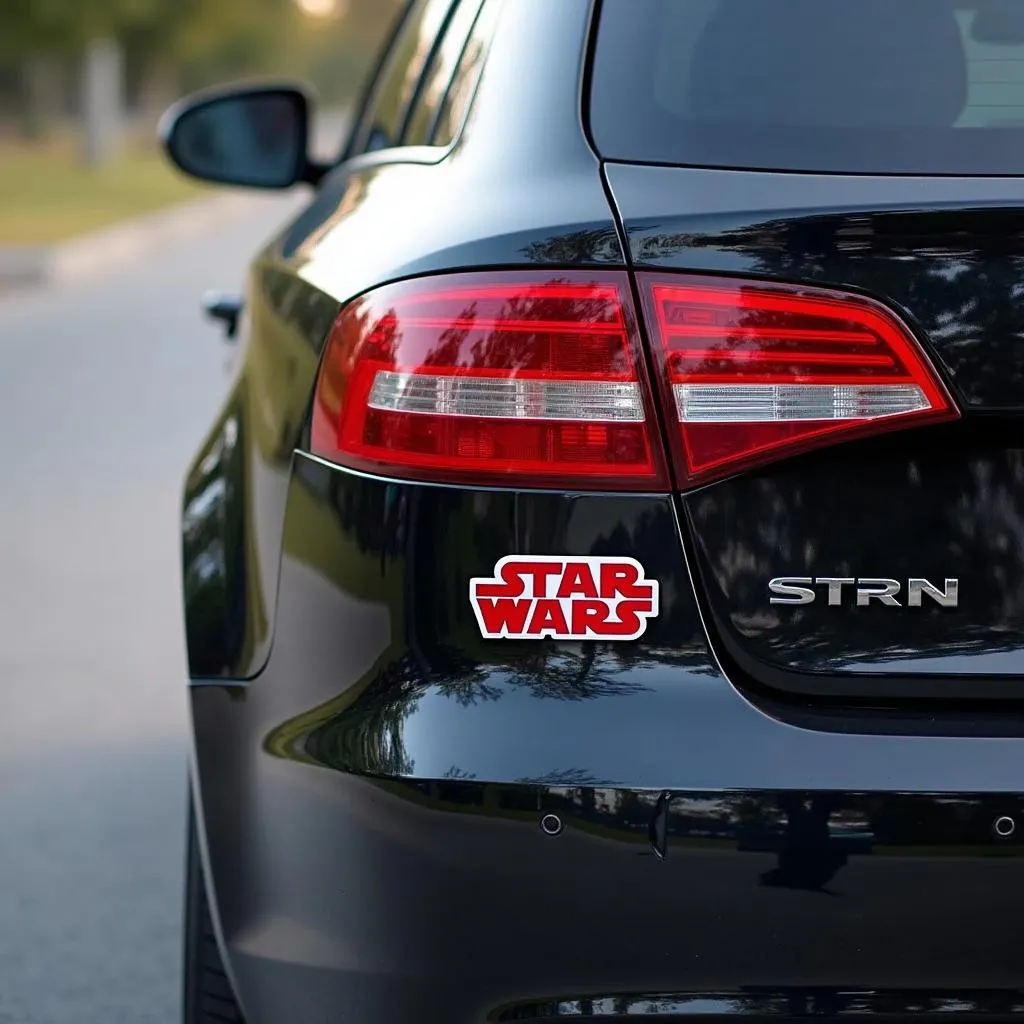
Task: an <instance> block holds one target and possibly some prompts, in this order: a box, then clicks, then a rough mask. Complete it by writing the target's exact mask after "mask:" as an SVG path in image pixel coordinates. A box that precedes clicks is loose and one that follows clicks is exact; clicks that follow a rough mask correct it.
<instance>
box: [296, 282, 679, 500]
mask: <svg viewBox="0 0 1024 1024" xmlns="http://www.w3.org/2000/svg"><path fill="white" fill-rule="evenodd" d="M629 294H630V289H629V279H628V277H627V276H626V274H624V273H608V272H593V273H580V272H564V273H563V272H554V273H552V272H548V273H537V272H510V273H506V272H502V273H493V274H452V275H446V276H439V277H424V278H418V279H415V280H409V281H404V282H400V283H398V284H393V285H387V286H384V287H382V288H379V289H376V290H375V291H372V292H370V293H368V294H366V295H364V296H363V297H361V298H359V299H357V300H355V301H354V302H352V303H350V304H349V305H347V306H346V307H345V309H344V310H343V311H342V313H341V315H340V317H339V319H338V321H337V323H336V324H335V326H334V329H333V331H332V333H331V336H330V338H329V340H328V343H327V348H326V351H325V353H324V361H323V364H322V366H321V370H320V376H319V379H318V383H317V391H316V397H315V402H314V409H313V421H312V433H311V447H312V450H313V452H314V453H315V454H317V455H320V456H322V457H324V458H326V459H329V460H331V461H334V462H337V463H339V464H341V465H345V466H349V467H351V468H354V469H358V470H362V471H366V472H371V473H377V474H380V475H383V476H391V477H408V478H414V479H417V480H433V481H445V482H452V483H476V484H482V485H505V486H514V487H550V488H558V489H561V490H573V489H600V490H662V491H664V490H668V488H669V481H668V473H667V468H666V463H665V459H664V457H663V455H662V452H661V447H660V444H659V441H658V437H659V434H658V430H657V428H656V425H655V423H654V421H653V413H652V404H651V402H650V400H649V387H648V382H647V379H646V374H645V371H644V361H643V358H642V353H641V348H640V341H639V336H638V333H637V329H636V323H635V317H634V316H633V313H632V306H631V302H630V299H629Z"/></svg>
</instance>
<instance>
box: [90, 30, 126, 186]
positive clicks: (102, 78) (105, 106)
mask: <svg viewBox="0 0 1024 1024" xmlns="http://www.w3.org/2000/svg"><path fill="white" fill-rule="evenodd" d="M122 65H123V58H122V54H121V47H120V46H119V45H118V44H117V43H116V42H115V41H114V40H113V39H94V40H92V41H91V42H89V43H88V44H87V46H86V47H85V52H84V53H83V55H82V159H83V160H84V162H85V163H87V164H89V165H90V166H96V165H98V164H105V163H108V162H109V161H110V160H112V159H113V158H114V156H115V155H116V153H117V147H118V143H119V142H120V136H121V117H122V107H123V102H124V101H123V96H122V85H121V79H122Z"/></svg>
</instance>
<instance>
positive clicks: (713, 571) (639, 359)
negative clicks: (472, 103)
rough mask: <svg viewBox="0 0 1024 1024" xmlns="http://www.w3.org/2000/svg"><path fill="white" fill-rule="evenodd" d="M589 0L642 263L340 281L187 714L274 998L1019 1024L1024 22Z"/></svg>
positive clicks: (607, 260) (739, 2) (239, 956)
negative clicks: (240, 672)
mask: <svg viewBox="0 0 1024 1024" xmlns="http://www.w3.org/2000/svg"><path fill="white" fill-rule="evenodd" d="M525 6H526V5H524V9H525ZM528 6H529V8H530V9H531V10H533V11H535V12H536V11H539V6H538V5H537V4H531V5H528ZM570 7H572V8H573V10H574V11H576V12H577V13H583V14H584V16H583V17H581V18H580V19H579V27H580V29H581V36H580V40H579V41H580V47H581V53H582V52H583V50H584V47H583V35H582V32H583V31H584V30H589V32H590V38H589V41H588V43H587V46H586V59H585V62H584V65H581V67H580V69H579V72H580V79H581V80H582V81H583V82H584V83H585V84H586V88H585V89H584V94H583V111H582V113H583V115H584V126H583V127H582V128H581V131H583V130H585V131H586V132H587V138H588V140H589V145H590V146H591V147H592V148H593V151H594V154H595V155H596V157H597V159H599V160H600V166H598V164H597V159H595V162H594V173H595V175H599V176H600V182H601V185H602V186H603V188H604V189H605V194H606V195H607V200H608V204H609V206H610V210H611V214H612V215H613V216H614V218H615V219H616V222H617V238H618V239H619V240H621V246H622V252H621V256H616V255H615V252H616V251H617V246H618V241H617V240H616V238H613V239H612V240H611V241H609V240H608V239H604V240H603V242H601V243H600V245H603V246H604V249H603V250H601V249H600V245H599V243H598V242H597V241H595V239H594V238H590V239H586V240H584V239H582V238H575V242H574V244H575V245H576V246H577V248H578V250H579V251H581V252H583V253H584V255H583V256H582V257H573V256H572V255H569V254H570V253H571V252H572V249H571V247H570V246H569V245H568V244H565V245H564V247H563V248H562V249H560V250H557V251H559V252H561V253H563V255H562V256H561V257H552V256H551V255H550V250H546V252H547V255H546V256H538V253H540V252H542V251H545V250H542V249H540V248H539V247H535V248H534V249H531V250H529V252H530V255H529V256H527V257H524V258H522V259H520V260H518V261H517V262H516V264H515V265H510V264H504V263H503V262H502V261H500V260H497V261H492V265H483V264H485V263H488V262H489V261H486V260H484V261H479V262H477V263H472V262H458V261H453V262H451V263H450V264H449V265H448V266H438V267H433V268H431V269H430V270H429V272H420V271H418V272H416V273H410V274H400V273H399V274H395V275H393V276H394V279H393V280H389V281H388V282H387V283H383V284H379V285H377V286H374V287H368V288H366V289H361V290H360V294H359V295H358V296H357V297H356V298H354V299H346V301H345V302H344V303H343V304H342V308H341V311H340V314H339V316H338V317H337V320H336V322H335V323H334V326H333V328H332V329H331V331H330V333H329V337H328V338H327V339H326V342H325V344H324V346H323V352H322V356H321V361H320V366H319V370H318V373H317V379H316V383H315V387H314V389H313V390H314V393H313V395H312V399H311V411H310V415H309V417H308V423H307V426H306V429H305V431H304V436H303V438H302V443H301V445H300V450H299V451H298V452H297V453H296V455H295V459H294V463H293V469H292V479H291V483H290V487H289V495H288V508H287V514H286V517H285V527H284V543H283V555H282V560H281V568H280V579H279V586H278V601H277V610H276V622H275V626H274V643H273V648H272V651H271V654H270V659H269V661H268V663H267V665H266V668H265V669H264V670H263V672H262V673H261V674H260V675H259V677H258V678H256V679H255V680H254V681H253V682H252V683H250V684H249V685H248V686H247V687H245V688H242V687H239V688H237V689H235V690H232V689H231V688H230V687H224V686H222V685H218V686H209V687H205V686H204V687H195V688H194V690H193V703H194V708H195V720H196V748H197V763H198V765H199V766H200V776H201V779H200V781H201V788H202V792H203V800H204V803H206V804H207V806H208V807H209V808H216V813H215V814H212V813H209V812H208V813H207V814H206V840H205V841H206V844H207V850H208V853H207V856H208V859H209V861H210V863H211V864H212V865H213V870H214V874H215V876H216V879H215V884H216V889H217V903H218V908H217V917H218V923H217V927H218V929H219V931H220V935H221V938H222V940H223V942H224V945H225V947H226V950H227V953H228V960H229V967H230V973H231V976H232V979H233V983H234V984H235V985H236V987H237V988H238V990H239V993H240V994H241V995H242V997H243V1001H244V1002H245V1006H246V1012H247V1015H248V1017H249V1018H250V1020H251V1021H274V1020H296V1021H299V1020H326V1019H338V1020H357V1021H362V1020H365V1021H371V1020H373V1021H376V1020H381V1021H396V1022H397V1021H404V1020H409V1021H413V1020H415V1021H423V1022H431V1024H433V1022H438V1024H440V1022H445V1024H455V1022H459V1024H462V1022H465V1024H470V1022H483V1021H532V1022H539V1021H552V1020H556V1019H561V1018H563V1017H585V1018H593V1017H599V1018H603V1019H606V1020H617V1019H626V1018H630V1019H632V1018H633V1017H636V1016H640V1017H642V1016H650V1017H656V1018H658V1019H662V1020H679V1021H681V1020H688V1019H691V1018H695V1017H705V1016H709V1015H718V1014H736V1015H746V1016H751V1017H779V1016H782V1017H801V1016H845V1015H858V1014H859V1015H863V1014H871V1015H874V1016H876V1017H877V1016H884V1017H886V1018H889V1019H893V1018H902V1017H904V1016H912V1015H921V1014H938V1013H943V1014H945V1015H947V1016H949V1015H951V1016H953V1017H961V1018H963V1017H970V1018H972V1019H975V1018H977V1017H989V1018H993V1017H1001V1018H1006V1019H1010V1018H1011V1017H1015V1016H1019V1014H1020V1013H1021V1012H1024V994H1022V990H1024V985H1022V984H1021V980H1020V973H1021V968H1020V958H1021V952H1022V945H1024V939H1022V935H1024V933H1022V929H1021V925H1020V921H1021V920H1022V918H1024V897H1022V894H1021V890H1022V885H1024V860H1022V858H1021V853H1022V850H1024V847H1022V846H1021V837H1022V836H1024V739H1022V737H1021V731H1022V726H1024V718H1022V716H1021V714H1020V707H1019V701H1020V698H1021V693H1020V691H1019V687H1020V686H1021V685H1022V684H1021V668H1022V666H1024V651H1022V650H1021V645H1022V640H1024V632H1022V625H1021V623H1022V622H1024V587H1022V584H1024V455H1022V452H1024V447H1022V441H1024V378H1022V370H1024V350H1022V348H1021V337H1020V335H1021V332H1022V329H1024V311H1022V307H1021V294H1022V286H1024V249H1022V244H1021V241H1020V238H1021V235H1020V232H1019V230H1018V229H1019V226H1020V225H1021V224H1022V223H1024V216H1022V214H1024V188H1022V185H1021V179H1020V178H1019V177H1017V171H1018V169H1019V164H1020V158H1021V157H1022V156H1024V134H1022V133H1024V23H1022V22H1024V16H1022V15H1021V12H1020V11H1019V10H1018V9H1017V7H1016V6H1015V5H1011V4H1006V3H992V4H983V0H963V2H962V3H960V2H955V3H954V2H949V3H946V0H901V2H900V3H892V2H891V0H890V2H888V3H883V2H882V0H866V2H862V3H860V4H858V5H849V4H847V3H841V2H839V0H815V2H813V3H812V2H810V0H775V2H774V3H772V4H771V5H769V4H761V3H759V2H757V0H688V2H687V3H686V4H682V3H680V2H679V0H603V2H602V3H600V4H598V5H596V6H595V8H594V10H593V12H592V13H591V15H590V16H589V18H588V17H587V16H586V15H587V13H588V12H586V11H585V10H584V9H585V7H586V5H583V4H578V5H577V4H573V5H570V4H568V3H567V4H566V5H565V6H564V7H562V8H561V11H562V12H563V13H561V14H560V15H559V17H560V18H563V19H564V20H565V22H566V23H568V22H570V21H571V20H572V15H570V14H568V13H565V12H567V11H569V8H570ZM506 16H508V15H507V13H506ZM522 17H523V18H524V19H527V20H528V18H529V16H528V15H523V16H522ZM500 30H501V29H500V26H499V31H500ZM574 74H575V72H574ZM1018 119H1019V123H1020V127H1018V126H1017V121H1018ZM545 180H546V179H545V177H544V174H543V172H542V171H538V182H544V181H545ZM579 234H580V235H582V234H583V232H580V233H579ZM567 237H568V233H567V231H563V232H562V240H563V242H565V238H567ZM599 251H601V253H602V254H601V255H595V253H597V252H599ZM609 253H611V255H609ZM307 276H308V277H309V278H312V277H314V276H315V275H314V274H307Z"/></svg>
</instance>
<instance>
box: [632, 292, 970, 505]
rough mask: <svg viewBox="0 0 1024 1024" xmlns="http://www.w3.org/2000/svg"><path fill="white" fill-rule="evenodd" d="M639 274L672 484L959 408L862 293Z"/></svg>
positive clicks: (899, 329)
mask: <svg viewBox="0 0 1024 1024" xmlns="http://www.w3.org/2000/svg"><path fill="white" fill-rule="evenodd" d="M639 277H640V288H641V292H642V295H643V301H644V304H645V312H646V315H647V323H648V327H649V329H650V332H651V334H652V335H653V336H654V337H653V339H652V340H653V344H654V348H655V350H656V351H655V355H654V358H655V362H656V363H657V364H659V365H660V367H661V369H662V373H663V377H662V388H663V394H662V399H663V401H662V404H663V407H664V410H665V417H666V418H667V419H671V420H674V421H675V423H676V424H677V429H675V430H672V431H670V433H672V434H673V442H674V444H675V448H676V451H675V460H674V461H675V467H676V473H677V476H678V477H679V478H680V479H679V480H678V481H677V482H678V483H679V484H680V485H681V486H683V485H686V484H689V485H695V484H702V483H706V482H708V481H709V480H713V479H715V478H717V477H721V476H725V475H729V474H732V473H735V472H737V471H739V470H741V469H744V468H750V467H752V466H757V465H761V464H764V463H766V462H771V461H774V460H777V459H781V458H785V457H787V456H790V455H794V454H796V453H797V452H801V451H806V450H808V449H811V448H818V447H822V446H824V445H830V444H834V443H836V442H838V441H844V440H847V439H852V438H854V437H862V436H865V435H870V434H875V433H881V432H884V431H889V430H894V429H902V428H906V427H910V426H919V425H921V424H924V423H934V422H937V421H941V420H949V419H955V418H956V417H957V416H958V412H957V410H956V407H955V405H954V403H953V401H952V399H951V398H950V396H949V394H948V392H947V391H946V389H945V387H944V386H943V384H942V382H941V380H940V379H939V377H938V376H937V375H936V373H935V371H934V369H933V368H932V367H931V366H930V365H929V363H928V361H927V359H926V357H925V355H924V353H923V352H922V351H921V349H920V347H919V346H918V344H917V342H916V341H915V339H914V337H913V336H912V335H911V333H910V331H909V329H908V328H907V327H906V326H905V325H904V324H903V323H902V322H901V321H900V320H899V319H898V318H897V317H896V315H895V314H894V313H892V312H890V311H889V310H888V309H887V308H886V307H885V306H882V305H881V304H879V303H876V302H873V301H871V300H870V299H866V298H862V297H860V296H857V295H848V294H845V293H840V292H833V291H827V290H824V289H807V288H796V287H786V286H769V285H762V284H757V283H753V282H743V281H736V280H731V279H724V278H722V279H716V278H698V277H681V276H679V275H650V274H641V275H639Z"/></svg>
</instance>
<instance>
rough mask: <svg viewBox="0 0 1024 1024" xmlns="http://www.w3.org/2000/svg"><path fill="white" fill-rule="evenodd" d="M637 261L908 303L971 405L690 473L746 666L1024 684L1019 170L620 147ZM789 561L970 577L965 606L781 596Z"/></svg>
mask: <svg viewBox="0 0 1024 1024" xmlns="http://www.w3.org/2000/svg"><path fill="white" fill-rule="evenodd" d="M606 175H607V179H608V182H609V186H610V189H611V191H612V194H613V195H614V198H615V201H616V203H617V206H618V208H619V210H620V212H621V214H622V217H623V221H624V224H625V229H626V232H627V234H628V236H629V242H630V255H631V258H632V260H633V262H634V264H635V265H636V266H642V267H657V268H661V269H673V270H685V271H695V270H696V271H705V272H711V273H718V274H720V273H723V272H727V273H730V274H740V275H749V276H752V277H758V278H774V279H779V280H783V281H795V282H814V283H816V284H829V285H835V286H839V287H844V288H848V289H852V290H855V291H862V292H866V293H869V294H871V295H873V296H874V297H876V298H880V299H882V300H884V301H886V302H887V303H889V304H890V305H891V306H893V307H894V308H896V309H897V310H898V311H899V312H900V313H901V314H902V315H903V317H904V318H905V319H906V320H907V322H908V323H909V324H910V325H911V327H912V328H913V329H914V330H915V331H916V333H917V334H918V336H919V339H920V340H921V341H922V342H923V343H924V344H925V345H926V347H927V349H928V351H929V352H930V353H932V355H933V356H935V357H937V359H938V361H939V367H940V368H941V370H943V371H944V374H945V375H946V376H947V380H948V382H949V383H950V385H951V387H952V389H953V392H954V394H955V396H956V397H957V401H958V403H959V405H960V407H961V409H962V410H964V412H965V416H964V419H963V420H962V421H961V422H959V423H957V424H954V425H952V426H950V427H936V428H930V429H927V430H922V431H915V432H912V433H911V432H908V433H906V434H901V433H899V432H896V433H891V434H887V435H886V436H884V437H882V438H879V439H878V440H877V441H874V442H865V443H858V444H850V443H845V444H841V445H837V446H835V447H833V448H831V449H829V450H827V451H825V452H822V453H818V454H816V455H812V456H805V457H802V458H798V459H791V460H788V461H786V462H783V463H780V464H777V465H775V466H771V467H768V468H766V469H765V470H763V471H760V472H754V473H747V474H744V475H742V476H740V477H737V478H735V479H733V480H730V481H727V482H725V483H722V484H719V485H716V486H712V487H709V488H705V489H704V490H702V491H700V492H698V493H695V494H691V495H687V496H686V497H685V499H684V502H683V504H684V508H685V513H686V521H687V524H688V526H689V528H690V529H689V534H690V537H691V538H692V544H693V552H694V568H695V571H696V572H697V574H698V577H699V579H700V581H701V584H702V586H701V593H702V596H703V597H704V598H705V599H706V601H707V609H706V610H707V617H708V624H709V625H710V626H711V628H712V635H713V637H714V639H715V641H716V643H717V644H718V653H719V655H720V656H721V657H722V659H723V661H724V662H725V663H727V665H728V667H729V669H730V671H731V674H732V678H733V679H734V681H735V682H737V683H739V684H750V685H753V686H761V687H768V688H771V689H775V690H779V691H788V692H791V693H799V694H807V695H815V696H816V697H818V698H825V699H827V700H832V701H835V700H839V699H842V698H857V699H861V700H873V701H875V702H877V701H879V700H881V701H883V702H892V701H894V700H899V699H902V700H903V701H904V702H906V701H913V700H942V699H949V698H957V699H965V700H970V701H979V700H987V699H993V698H995V699H1002V700H1021V699H1024V686H1022V684H1021V682H1020V675H1021V669H1022V667H1024V657H1022V651H1024V589H1022V588H1024V547H1022V546H1021V543H1020V541H1019V538H1020V537H1021V536H1024V518H1022V512H1024V505H1022V499H1024V490H1022V484H1024V476H1022V465H1021V458H1020V444H1021V441H1022V440H1024V434H1022V433H1021V430H1020V423H1019V419H1018V418H1017V417H1016V416H1015V415H1014V414H1013V412H1012V410H1014V409H1019V408H1021V407H1022V406H1024V340H1022V329H1024V313H1022V312H1021V306H1020V302H1019V293H1020V291H1021V288H1022V286H1024V242H1022V239H1021V235H1020V227H1021V225H1024V221H1022V220H1021V218H1022V217H1024V190H1022V188H1021V185H1020V181H1019V180H1018V179H989V178H977V179H963V178H930V179H927V178H915V179H906V178H899V177H888V178H883V177H856V176H846V177H836V176H828V175H806V174H805V175H785V174H754V173H748V172H738V171H704V170H693V169H684V168H661V167H634V166H626V165H618V164H612V165H609V166H608V167H607V168H606ZM777 576H810V577H840V578H858V577H885V578H890V579H897V580H902V581H903V584H904V587H905V586H906V582H907V580H909V579H910V578H911V577H924V578H926V579H930V580H933V581H937V582H939V583H940V584H941V583H942V581H944V580H945V579H946V578H947V577H951V578H957V579H959V581H960V601H959V606H958V607H957V608H956V609H947V608H936V607H922V608H908V607H906V606H904V607H901V608H887V607H883V606H879V605H875V606H873V607H868V608H856V607H853V606H852V601H851V598H852V588H848V595H849V596H848V598H847V600H846V602H845V603H844V606H843V607H842V608H835V607H829V606H828V605H827V603H826V601H825V599H824V597H822V598H820V599H819V600H818V601H816V602H815V603H814V604H813V605H809V606H804V607H792V606H783V605H774V606H773V605H771V604H769V597H770V594H769V592H768V582H769V580H771V579H772V578H773V577H777Z"/></svg>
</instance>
